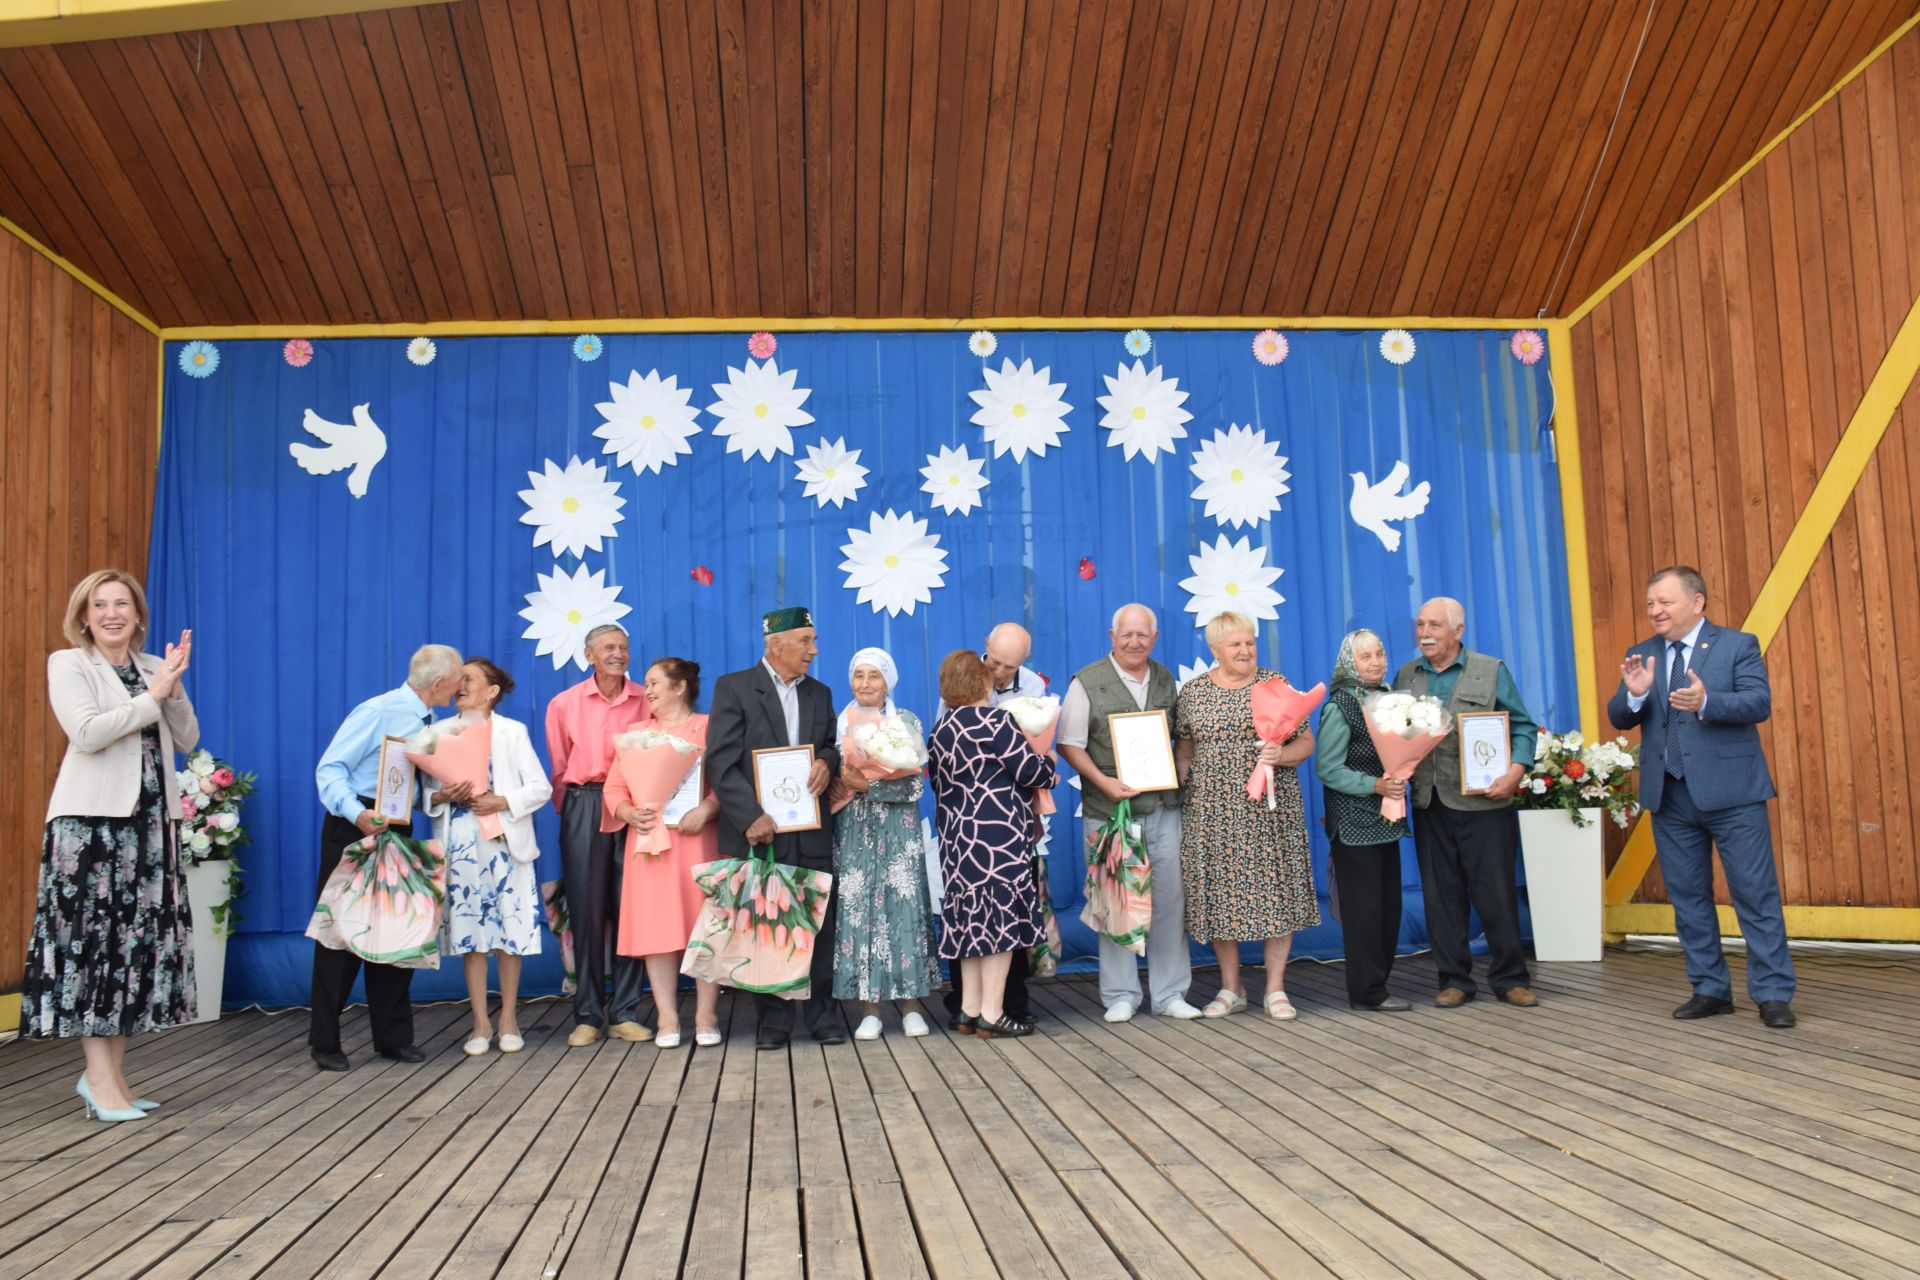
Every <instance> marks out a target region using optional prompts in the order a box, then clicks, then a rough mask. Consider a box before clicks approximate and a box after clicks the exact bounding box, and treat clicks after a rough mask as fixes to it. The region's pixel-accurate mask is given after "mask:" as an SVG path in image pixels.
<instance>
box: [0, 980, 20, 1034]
mask: <svg viewBox="0 0 1920 1280" xmlns="http://www.w3.org/2000/svg"><path fill="white" fill-rule="evenodd" d="M19 1029H20V993H19V992H18V991H10V992H8V993H7V994H6V995H3V996H0V1036H3V1035H6V1034H7V1033H8V1032H10V1031H18V1030H19Z"/></svg>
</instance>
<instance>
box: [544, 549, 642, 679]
mask: <svg viewBox="0 0 1920 1280" xmlns="http://www.w3.org/2000/svg"><path fill="white" fill-rule="evenodd" d="M537 576H538V578H539V580H540V589H539V590H538V591H529V592H528V593H527V607H526V608H524V609H522V610H521V611H520V616H521V617H523V618H525V619H526V620H527V629H526V630H525V631H522V632H521V633H520V635H521V638H522V639H526V640H537V641H539V642H540V643H539V645H538V646H537V647H536V648H535V649H534V651H533V652H534V656H535V657H539V656H541V655H542V654H551V655H552V656H553V669H554V670H555V671H558V670H559V669H560V668H561V667H564V666H566V665H567V661H568V659H572V661H573V665H574V666H576V667H579V668H580V669H581V670H582V671H585V670H586V669H587V632H589V631H591V630H593V629H594V628H595V627H597V626H600V625H601V624H603V623H607V622H618V621H620V619H622V618H624V617H626V616H627V615H628V614H629V613H631V612H633V610H632V609H630V608H629V607H628V606H626V605H624V604H621V603H620V588H619V587H617V586H615V587H609V586H607V585H605V579H606V570H604V569H594V570H592V571H589V570H588V569H587V566H585V565H577V566H575V568H574V570H573V572H572V573H571V574H569V573H567V571H566V570H564V569H555V570H554V571H553V572H552V573H542V574H539V575H537Z"/></svg>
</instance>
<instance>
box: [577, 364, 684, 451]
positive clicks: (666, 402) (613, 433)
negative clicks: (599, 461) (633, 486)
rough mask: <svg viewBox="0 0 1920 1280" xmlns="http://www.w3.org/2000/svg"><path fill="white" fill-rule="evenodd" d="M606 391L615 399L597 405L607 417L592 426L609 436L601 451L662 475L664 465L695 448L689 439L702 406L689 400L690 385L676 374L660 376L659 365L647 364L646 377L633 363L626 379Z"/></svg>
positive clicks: (598, 432)
mask: <svg viewBox="0 0 1920 1280" xmlns="http://www.w3.org/2000/svg"><path fill="white" fill-rule="evenodd" d="M607 392H608V394H609V395H611V396H612V397H613V399H611V400H603V401H601V402H600V403H599V404H596V405H595V406H594V408H596V409H598V410H599V411H600V416H601V417H602V418H604V419H606V421H605V422H604V423H603V424H602V425H600V426H598V427H595V428H594V429H593V434H594V435H596V436H598V437H600V438H601V439H602V440H605V441H606V442H607V443H606V445H605V446H604V447H603V448H602V449H601V450H600V452H602V453H610V454H612V455H614V461H615V462H616V463H618V464H621V465H624V466H629V467H632V468H633V470H634V474H636V475H638V474H639V473H640V472H641V471H651V472H653V474H655V475H659V474H660V468H661V467H663V466H667V467H672V466H677V465H679V461H680V455H681V454H683V453H692V452H693V446H692V445H690V444H688V443H687V441H688V439H689V438H691V437H693V436H697V435H699V434H700V424H699V423H698V422H697V421H695V420H696V419H697V418H698V417H699V416H700V411H699V410H698V409H696V408H694V407H693V406H692V405H691V404H689V403H687V402H688V401H690V400H692V399H693V388H692V387H683V386H681V385H680V381H679V379H678V378H676V377H675V376H674V375H673V374H668V375H667V376H666V377H664V378H662V377H661V376H660V371H659V370H658V369H649V370H647V376H646V377H644V378H643V377H641V376H640V371H639V370H638V369H632V370H629V371H628V372H627V380H626V383H625V384H624V385H623V384H621V383H618V382H609V383H608V384H607Z"/></svg>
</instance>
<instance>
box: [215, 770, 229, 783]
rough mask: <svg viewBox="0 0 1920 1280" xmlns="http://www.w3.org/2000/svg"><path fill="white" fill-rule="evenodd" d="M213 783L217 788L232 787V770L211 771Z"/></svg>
mask: <svg viewBox="0 0 1920 1280" xmlns="http://www.w3.org/2000/svg"><path fill="white" fill-rule="evenodd" d="M213 782H214V785H215V786H219V787H230V786H232V785H233V770H231V769H215V770H214V771H213Z"/></svg>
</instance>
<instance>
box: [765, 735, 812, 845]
mask: <svg viewBox="0 0 1920 1280" xmlns="http://www.w3.org/2000/svg"><path fill="white" fill-rule="evenodd" d="M812 772H813V747H812V745H811V744H809V745H807V746H804V747H762V748H760V749H759V750H758V751H755V752H754V753H753V794H754V798H755V799H757V800H759V801H760V808H761V811H762V812H764V813H765V814H766V815H767V816H768V817H769V818H772V819H773V829H774V830H775V831H780V832H787V831H818V830H819V829H820V801H819V798H818V797H816V796H815V795H814V794H813V792H811V791H809V790H807V775H809V774H810V773H812Z"/></svg>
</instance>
